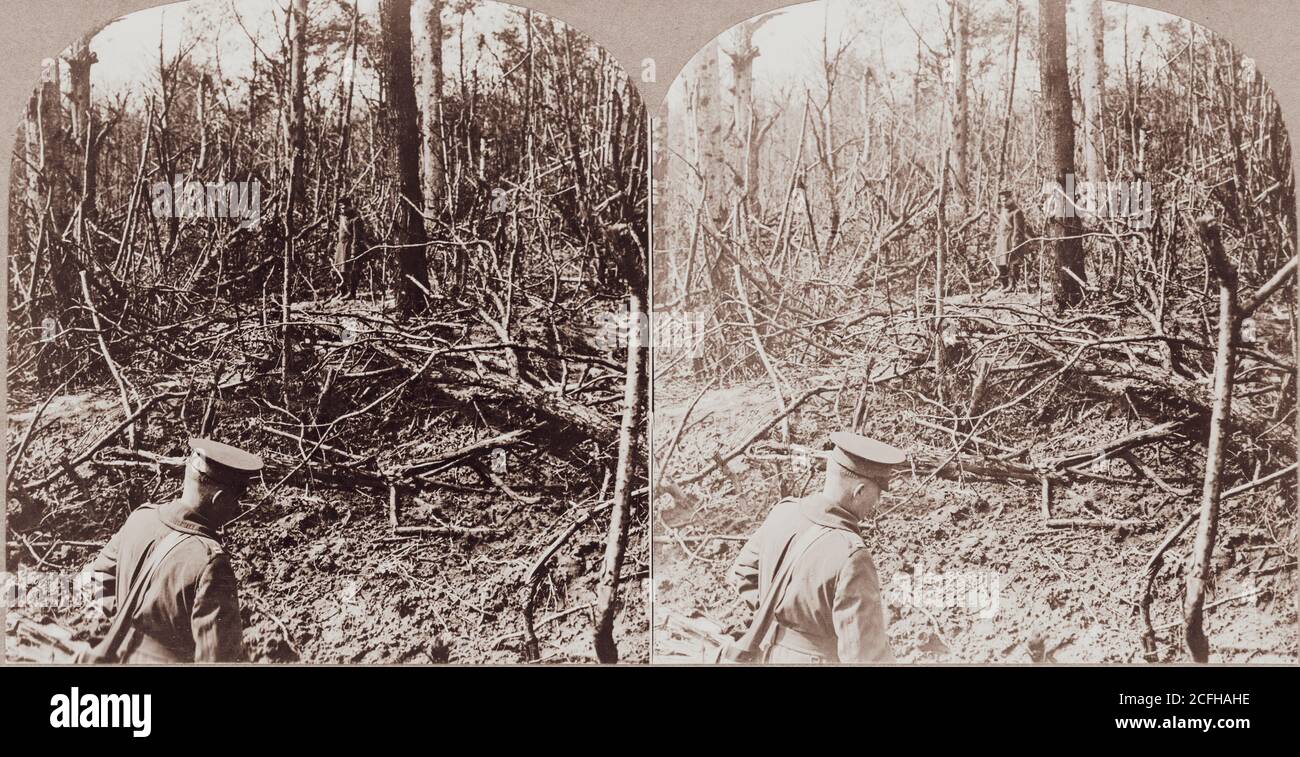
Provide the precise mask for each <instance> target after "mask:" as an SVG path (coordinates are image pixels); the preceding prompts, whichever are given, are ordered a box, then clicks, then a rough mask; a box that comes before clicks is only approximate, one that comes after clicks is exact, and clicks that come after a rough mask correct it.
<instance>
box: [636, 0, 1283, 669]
mask: <svg viewBox="0 0 1300 757" xmlns="http://www.w3.org/2000/svg"><path fill="white" fill-rule="evenodd" d="M1288 73H1289V72H1286V71H1267V70H1261V69H1260V68H1259V67H1257V65H1256V61H1255V60H1254V59H1253V58H1251V57H1249V56H1248V55H1247V54H1246V52H1245V51H1243V50H1242V49H1240V48H1238V47H1236V46H1235V45H1234V41H1233V40H1229V39H1226V38H1224V37H1222V36H1219V35H1218V34H1216V33H1214V32H1212V31H1210V30H1208V29H1206V28H1203V27H1201V26H1198V25H1197V24H1195V23H1193V22H1191V21H1188V20H1186V19H1183V18H1180V17H1178V16H1174V15H1170V14H1167V13H1163V12H1159V11H1154V10H1149V9H1146V8H1142V7H1139V6H1137V5H1131V4H1123V3H1118V2H1103V1H1102V0H1070V1H1069V2H1066V0H936V1H935V2H901V1H900V2H894V1H893V0H858V1H854V2H850V1H847V0H818V1H817V2H811V3H803V4H798V5H791V6H789V7H785V8H780V9H777V10H774V11H772V12H768V13H765V14H762V15H754V16H752V17H751V18H749V19H748V20H745V21H743V22H741V23H739V24H737V25H734V26H732V27H731V28H730V29H729V30H727V31H725V32H723V33H722V34H720V35H719V36H717V37H716V38H715V39H714V40H713V41H712V42H710V43H709V44H708V45H707V46H705V47H704V48H702V49H701V50H700V51H699V52H698V53H697V54H696V56H695V58H694V60H692V61H691V63H690V64H689V65H688V66H687V67H686V68H685V70H684V71H683V72H682V74H681V75H680V76H678V77H677V79H676V80H675V81H673V82H672V85H671V87H670V91H669V94H668V97H667V98H666V99H665V101H664V102H663V103H662V104H660V105H659V107H658V109H657V111H656V116H655V119H654V125H653V132H654V154H653V160H652V163H653V167H654V168H653V170H654V175H655V182H654V184H655V197H654V205H653V216H654V229H655V233H654V254H653V312H654V318H655V320H654V347H655V359H654V369H653V382H654V383H653V385H654V398H653V403H652V405H653V409H652V414H653V427H652V438H653V464H652V494H651V496H652V510H653V523H652V528H651V532H652V538H653V582H654V594H655V613H654V645H655V648H654V651H653V657H652V659H653V661H654V662H656V663H696V664H699V663H709V662H760V663H772V664H778V663H787V664H790V663H793V664H804V665H809V664H819V663H836V662H839V663H850V662H852V663H931V664H934V663H979V664H1021V665H1027V664H1050V663H1093V664H1096V663H1128V664H1143V663H1156V662H1160V663H1187V662H1207V661H1208V662H1215V663H1265V664H1267V663H1272V664H1293V663H1294V661H1295V659H1296V655H1297V623H1296V621H1297V618H1296V586H1295V584H1296V575H1297V571H1296V551H1295V545H1296V544H1297V523H1296V512H1297V510H1296V486H1295V482H1296V385H1295V376H1296V356H1295V347H1296V333H1295V324H1296V288H1295V271H1296V249H1295V235H1296V216H1295V208H1296V198H1295V181H1294V177H1293V173H1292V171H1293V166H1292V145H1291V142H1290V137H1289V134H1288V130H1287V127H1286V124H1285V122H1284V119H1283V114H1282V111H1281V108H1280V107H1279V104H1278V101H1277V99H1276V98H1275V96H1274V92H1273V90H1272V89H1271V87H1270V85H1269V76H1270V75H1276V74H1284V75H1285V74H1288Z"/></svg>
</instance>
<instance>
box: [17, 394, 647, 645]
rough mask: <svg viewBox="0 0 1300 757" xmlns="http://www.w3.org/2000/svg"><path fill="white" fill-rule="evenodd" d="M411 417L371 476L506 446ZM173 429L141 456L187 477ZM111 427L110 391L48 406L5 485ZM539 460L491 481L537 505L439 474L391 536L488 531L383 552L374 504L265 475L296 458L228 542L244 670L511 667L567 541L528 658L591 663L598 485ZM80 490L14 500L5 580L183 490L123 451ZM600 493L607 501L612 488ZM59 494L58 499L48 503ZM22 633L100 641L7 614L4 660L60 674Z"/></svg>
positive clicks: (634, 613)
mask: <svg viewBox="0 0 1300 757" xmlns="http://www.w3.org/2000/svg"><path fill="white" fill-rule="evenodd" d="M44 399H45V397H44V396H36V395H35V394H34V393H32V394H31V396H23V395H18V396H15V395H14V394H12V393H11V395H10V398H9V407H10V413H9V415H8V431H9V438H10V439H11V440H16V439H19V438H21V436H22V434H23V433H24V431H25V430H26V428H27V426H28V425H29V424H30V423H31V420H32V417H33V413H34V410H35V409H36V408H37V407H39V406H40V405H41V403H42V402H43V401H44ZM199 408H200V409H201V403H199ZM485 411H486V409H485ZM190 412H191V413H194V412H195V410H194V407H191V408H190ZM414 412H418V413H419V415H417V416H416V417H425V420H423V421H421V422H418V423H417V424H415V426H414V427H412V426H410V425H407V424H405V423H403V424H400V428H401V429H402V430H401V431H400V432H399V433H398V434H397V435H395V436H394V438H393V439H392V441H391V443H389V444H383V443H382V441H381V440H384V439H385V437H386V436H387V435H389V434H392V433H393V431H392V426H393V425H394V424H389V425H388V426H387V427H378V428H376V429H375V431H374V433H375V438H374V439H371V440H366V442H367V443H370V444H378V445H380V446H382V447H383V448H384V449H385V450H386V451H385V452H384V453H383V454H382V455H381V460H380V461H379V462H380V463H381V466H380V467H385V468H387V467H391V466H394V465H396V466H400V465H401V464H403V463H404V462H407V461H412V460H419V459H427V458H429V457H431V456H436V455H438V454H439V453H442V452H448V451H451V450H456V449H459V448H462V447H464V446H465V445H467V444H471V443H473V442H475V441H477V440H479V439H481V438H483V437H490V436H492V435H493V434H496V433H501V431H502V430H503V429H500V428H498V429H496V430H491V429H490V428H489V429H485V428H483V426H484V422H483V420H482V418H481V416H476V414H475V410H473V409H470V410H469V411H468V412H464V411H461V410H456V409H452V408H451V407H450V406H445V407H441V408H437V407H435V408H426V407H423V406H421V407H420V408H419V409H418V411H414ZM426 412H427V416H426V415H425V413H426ZM174 415H175V414H174V413H173V414H172V416H173V417H171V418H168V419H167V420H166V421H163V420H155V419H154V418H152V417H151V418H149V419H148V423H147V424H146V425H145V427H144V430H143V432H142V433H141V434H140V439H139V440H138V441H139V447H140V449H142V450H152V451H154V452H155V453H157V454H161V455H164V456H168V457H170V459H171V460H172V461H178V460H183V459H184V455H185V454H186V450H185V449H184V447H183V438H184V434H183V433H178V429H177V428H174V427H164V425H165V424H172V425H174V426H181V425H183V423H178V422H176V419H175V417H174ZM122 419H123V413H122V410H121V406H120V404H119V403H118V401H117V399H116V394H115V392H113V391H111V390H110V389H108V388H103V389H97V390H93V391H89V392H85V393H80V394H68V395H64V396H56V397H54V399H53V400H52V401H51V402H50V403H49V405H48V406H47V407H46V408H45V410H44V412H43V414H42V416H41V421H40V423H41V425H40V432H39V433H37V434H34V435H33V439H32V442H31V445H30V448H29V449H28V450H27V452H26V460H27V462H28V466H27V468H26V469H25V470H23V471H22V472H21V475H20V476H19V479H20V480H24V479H35V478H39V477H40V476H41V475H45V473H46V472H48V471H49V470H54V469H55V463H56V462H57V461H58V460H60V459H64V458H65V457H67V456H68V455H69V452H70V451H72V452H77V451H80V450H81V449H82V448H84V447H85V446H86V444H87V440H91V439H97V438H99V437H101V435H102V434H104V433H106V432H107V431H109V430H110V429H112V428H113V427H114V426H115V425H117V424H118V423H120V422H121V421H122ZM386 420H387V419H386ZM189 422H190V423H193V422H194V418H193V417H191V418H190V420H189ZM224 428H225V429H226V435H225V436H223V437H222V439H223V440H224V441H229V442H231V443H235V444H243V445H245V446H248V447H249V448H250V449H257V450H259V451H260V450H261V449H262V447H261V446H259V443H261V444H266V443H268V440H270V441H273V440H274V438H273V437H268V436H266V435H259V434H258V433H257V431H256V428H257V425H256V422H255V421H254V420H253V419H251V418H243V419H237V420H236V419H232V420H231V421H230V423H229V424H228V425H226V426H224ZM412 428H414V430H415V431H417V432H418V433H412ZM402 436H405V438H402ZM118 442H119V444H124V442H122V441H121V439H120V438H119V439H118ZM538 442H539V443H537V444H533V443H531V442H529V443H527V444H521V445H517V446H515V447H512V450H511V453H510V454H511V456H512V457H511V460H512V462H511V465H512V468H511V471H510V473H509V474H508V475H505V476H503V477H502V478H503V479H504V480H506V481H507V482H508V483H509V484H510V485H511V487H512V489H514V490H515V491H516V492H517V493H523V494H526V495H529V496H535V497H537V498H538V501H537V502H535V503H524V502H521V501H519V500H517V499H513V498H511V497H507V496H505V494H504V493H503V492H502V491H501V490H500V489H499V488H497V487H494V486H492V485H491V484H490V483H489V482H487V481H486V480H484V479H483V478H482V477H481V476H476V475H475V474H474V472H473V471H472V470H470V469H453V470H451V471H449V472H447V473H444V474H442V475H441V476H440V478H441V479H442V480H443V481H444V483H443V484H441V485H439V486H434V487H429V488H425V489H423V490H422V491H419V492H418V493H414V494H409V493H408V494H403V506H402V510H401V525H404V526H420V525H425V526H435V527H436V526H447V525H450V526H452V527H453V528H455V529H457V530H460V529H487V532H486V533H475V534H468V535H460V534H458V535H419V536H399V535H395V534H394V533H393V530H392V528H391V527H390V523H389V514H388V497H387V495H386V493H384V492H382V491H381V490H377V489H371V488H366V487H360V486H347V485H342V486H337V485H333V484H331V483H330V482H327V481H326V480H324V479H319V480H318V479H314V478H312V477H310V476H309V477H308V478H306V479H305V480H304V479H303V478H302V477H301V476H298V477H295V478H294V479H293V480H291V481H289V482H287V483H285V484H284V485H282V486H279V487H278V488H274V489H273V491H271V492H270V493H269V494H268V493H267V491H268V489H267V488H268V487H271V486H272V485H273V484H275V482H276V481H278V480H279V475H278V474H279V473H283V472H284V471H285V470H288V469H290V468H292V467H293V464H294V462H295V461H294V460H293V458H292V457H290V458H288V459H280V460H278V461H277V462H278V471H277V475H275V476H264V483H263V484H262V485H255V486H254V487H253V488H252V489H250V492H249V495H248V496H247V497H246V501H245V505H251V506H252V508H251V509H250V510H248V511H247V512H246V513H245V514H244V515H243V516H241V517H240V518H239V519H237V521H236V522H234V523H232V524H230V525H229V526H228V527H227V528H226V530H225V535H224V545H225V547H226V549H227V551H228V552H229V554H230V555H231V558H232V564H233V566H234V569H235V573H236V575H237V576H238V578H239V597H240V605H241V614H242V619H243V623H244V646H245V649H246V651H247V653H248V657H249V660H250V661H253V662H315V663H326V662H339V663H430V662H453V663H455V662H461V663H464V662H504V663H510V662H520V661H523V659H524V651H523V649H524V640H523V638H524V637H523V632H522V629H523V623H522V620H521V617H522V615H521V604H522V601H523V599H524V596H523V595H524V592H523V591H522V590H521V587H523V586H526V585H527V583H528V581H527V578H526V576H527V574H528V573H529V570H530V568H531V566H532V565H533V564H535V562H536V561H537V560H538V559H539V557H540V556H541V555H542V554H543V553H545V552H546V551H547V550H548V545H551V544H552V543H553V542H555V541H556V540H557V539H561V538H562V537H564V536H565V535H566V534H568V533H569V532H570V530H571V529H572V534H571V535H570V537H569V538H567V540H564V541H563V544H562V546H561V547H560V548H559V549H558V551H557V552H556V553H555V555H554V558H553V559H552V561H551V562H550V563H549V570H547V571H544V573H543V575H544V578H542V580H541V581H540V583H539V584H538V587H537V591H536V600H535V607H534V613H533V618H534V627H535V632H536V636H537V638H538V641H539V649H538V653H539V659H540V661H543V662H565V661H594V659H595V656H594V651H593V649H592V641H591V629H592V617H593V614H594V609H593V608H594V603H595V590H596V580H597V577H598V576H599V574H600V566H601V561H602V557H603V553H604V549H605V536H606V528H605V524H606V523H607V521H608V519H607V518H605V517H590V512H591V509H592V508H591V505H590V502H585V501H583V498H582V496H580V491H581V490H580V488H579V487H578V486H577V485H576V484H575V483H574V482H579V483H581V484H582V485H583V486H588V485H589V486H596V485H599V483H600V482H599V481H596V482H595V483H593V484H588V480H589V479H590V473H589V471H586V470H578V469H576V468H575V463H574V462H573V458H572V456H571V455H569V456H566V455H564V454H562V453H561V454H555V453H554V452H555V451H554V450H552V449H549V448H548V447H547V444H546V442H545V440H544V439H541V440H538ZM33 461H36V462H33ZM270 463H271V461H270V460H268V468H269V467H270ZM33 469H36V470H35V471H34V470H33ZM76 474H77V477H78V478H79V479H80V480H79V481H76V482H72V481H70V480H69V479H68V478H66V477H65V478H64V479H63V480H62V482H61V484H60V485H59V486H56V487H53V488H52V489H51V491H50V493H49V494H48V495H43V497H42V501H41V503H40V505H39V506H37V505H35V504H34V503H33V501H32V500H31V499H29V498H27V497H23V496H14V495H13V494H12V492H11V496H10V497H9V498H8V504H7V508H6V517H7V519H8V523H9V526H10V527H9V530H8V534H7V538H8V542H7V545H6V549H7V553H6V557H7V561H6V565H7V566H8V569H9V570H10V571H24V570H38V571H42V572H52V571H58V572H63V573H73V572H77V571H80V570H82V569H83V568H84V567H85V566H87V565H88V564H89V562H90V561H91V560H93V559H94V557H95V555H96V554H97V553H98V550H99V547H100V545H102V544H103V543H105V542H106V541H107V540H108V538H109V537H110V536H111V535H112V533H113V532H114V531H115V530H116V528H117V527H118V526H119V525H120V524H121V523H122V522H123V521H124V520H125V518H126V516H127V514H129V512H130V511H131V510H132V509H134V508H135V507H138V506H140V505H141V504H145V503H149V502H153V503H161V502H166V501H168V500H169V499H171V498H173V497H175V496H176V495H177V494H178V493H179V485H180V480H181V471H180V469H179V467H177V466H176V465H175V463H174V462H173V463H172V464H171V465H157V464H152V463H148V462H139V461H133V460H131V459H130V455H128V454H126V453H125V451H124V450H123V449H122V448H121V447H110V448H108V449H106V450H105V451H104V452H102V453H100V454H99V455H97V456H96V457H95V458H93V459H92V460H90V461H89V462H86V463H84V464H82V465H80V466H79V467H78V468H77V469H76ZM577 474H581V476H578V475H577ZM607 485H608V487H609V488H612V486H613V483H612V481H608V482H607ZM60 490H62V491H63V492H64V494H65V495H66V497H65V498H64V499H62V500H60V499H59V494H58V492H59V491H60ZM52 502H53V504H51V503H52ZM646 552H647V550H646V549H645V548H644V541H643V531H642V530H641V529H640V528H639V527H634V528H633V530H632V532H631V534H630V537H629V545H628V552H627V554H628V558H627V562H626V564H625V566H624V569H623V584H622V588H621V591H620V601H621V609H620V610H619V613H618V615H617V620H616V625H615V628H614V638H615V641H616V642H617V643H618V647H619V653H620V659H621V660H623V661H627V662H636V661H645V660H647V659H648V657H649V637H648V633H647V630H648V628H649V608H648V599H649V568H648V565H647V564H646V563H645V562H644V560H645V557H644V555H645V554H646ZM19 619H22V620H23V621H25V622H27V623H29V624H35V626H36V627H39V628H44V629H46V630H48V631H51V632H53V634H54V635H56V636H57V635H60V634H66V637H68V638H70V639H72V640H74V641H85V640H87V639H89V638H92V637H93V635H94V634H95V633H96V631H102V630H103V625H104V623H103V622H102V621H101V622H100V623H99V624H98V627H97V624H95V623H93V622H91V621H90V620H89V619H88V618H87V617H86V616H85V615H84V614H83V612H82V609H81V607H79V606H64V607H56V608H41V607H35V608H25V609H21V610H19V611H14V610H10V612H9V613H8V617H7V622H6V629H5V632H6V656H7V658H8V659H11V660H23V659H28V660H39V659H46V660H49V659H60V655H59V653H58V651H57V650H53V651H52V650H51V649H50V647H49V645H48V644H44V643H42V642H44V641H48V640H47V639H44V638H43V637H41V634H39V633H38V637H41V638H37V639H31V638H27V635H25V634H23V633H20V631H19V628H18V626H19ZM28 627H29V628H30V627H32V626H30V625H29V626H28Z"/></svg>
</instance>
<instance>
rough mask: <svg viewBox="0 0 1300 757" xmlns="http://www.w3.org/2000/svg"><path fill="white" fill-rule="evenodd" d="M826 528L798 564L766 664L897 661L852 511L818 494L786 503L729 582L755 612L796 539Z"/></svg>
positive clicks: (877, 584)
mask: <svg viewBox="0 0 1300 757" xmlns="http://www.w3.org/2000/svg"><path fill="white" fill-rule="evenodd" d="M823 526H824V527H825V529H826V531H825V533H823V534H822V535H821V536H820V537H818V538H817V540H816V541H815V542H813V543H812V544H811V545H810V546H809V547H808V549H807V551H806V552H804V553H803V554H802V555H801V556H799V557H798V562H796V563H795V564H794V566H793V569H792V571H791V576H790V584H789V586H788V587H787V588H786V590H785V593H784V595H783V596H782V597H781V599H780V601H779V602H778V604H777V605H776V621H777V623H776V630H775V631H774V632H773V634H772V635H771V638H770V639H768V640H765V644H766V645H767V646H768V651H767V655H766V657H765V660H766V661H767V662H893V660H894V657H893V654H892V653H891V652H890V649H889V638H888V636H887V635H886V633H885V616H884V608H883V606H882V604H881V594H880V581H879V579H878V578H877V577H876V567H875V565H874V564H873V563H872V561H871V555H870V554H868V553H867V547H866V544H865V543H863V541H862V536H861V535H860V534H859V533H858V528H857V522H856V519H855V518H854V517H853V515H852V514H850V513H849V512H847V511H845V510H843V509H840V508H838V507H835V506H833V505H832V504H831V503H830V502H828V501H827V500H826V499H825V498H824V497H822V496H821V495H820V494H815V495H812V496H810V497H805V498H803V499H799V500H783V501H781V502H779V503H777V505H776V506H775V507H773V508H772V511H771V512H770V513H768V516H767V519H766V520H764V521H763V525H762V526H761V527H760V528H759V529H758V531H757V532H755V534H754V535H753V536H751V537H750V539H749V541H748V542H746V543H745V546H744V548H743V549H742V550H741V552H740V556H739V557H738V558H737V559H736V563H735V565H734V566H733V567H732V572H731V576H730V579H731V581H732V583H733V584H734V585H735V587H736V588H737V590H739V592H740V594H741V596H742V597H743V598H744V599H745V601H746V603H748V604H749V606H750V607H751V608H753V607H756V606H757V605H758V603H759V601H760V600H761V599H762V597H763V594H764V592H766V591H767V588H768V586H769V585H770V583H771V581H772V577H773V576H774V575H775V573H776V570H777V567H778V566H777V562H779V560H780V559H781V552H782V549H783V548H784V546H785V545H786V543H787V540H788V539H789V537H790V535H791V534H795V538H796V539H798V538H799V536H798V535H799V534H801V533H803V532H804V531H805V530H807V529H809V528H817V527H823Z"/></svg>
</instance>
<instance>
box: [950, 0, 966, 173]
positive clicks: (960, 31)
mask: <svg viewBox="0 0 1300 757" xmlns="http://www.w3.org/2000/svg"><path fill="white" fill-rule="evenodd" d="M951 23H952V36H953V45H954V47H953V54H952V67H953V77H952V173H953V176H954V177H956V181H957V194H958V195H959V196H965V195H966V194H967V193H968V192H969V191H970V185H969V184H968V183H967V180H966V173H967V171H966V167H967V157H968V155H969V144H970V98H969V97H968V95H967V90H968V89H969V86H968V81H969V79H970V6H969V5H968V3H967V0H953V3H952V16H951Z"/></svg>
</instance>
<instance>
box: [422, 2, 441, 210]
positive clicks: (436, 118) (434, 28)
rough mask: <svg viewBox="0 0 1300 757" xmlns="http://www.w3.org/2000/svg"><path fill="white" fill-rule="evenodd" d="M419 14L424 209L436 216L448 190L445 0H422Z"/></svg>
mask: <svg viewBox="0 0 1300 757" xmlns="http://www.w3.org/2000/svg"><path fill="white" fill-rule="evenodd" d="M419 9H420V13H419V18H420V19H421V21H422V26H423V29H424V44H425V48H426V49H425V51H424V55H423V64H424V65H423V71H422V72H421V73H422V75H421V77H420V83H421V85H422V87H423V89H424V129H423V130H422V131H423V134H422V135H421V137H422V141H421V151H422V153H421V162H420V167H421V169H422V170H421V173H422V178H423V188H424V213H425V215H427V216H429V217H430V218H433V217H436V215H437V208H438V198H440V197H442V196H443V194H444V189H443V183H444V178H443V176H444V170H445V169H444V167H443V160H442V88H443V74H442V0H420V3H419Z"/></svg>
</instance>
